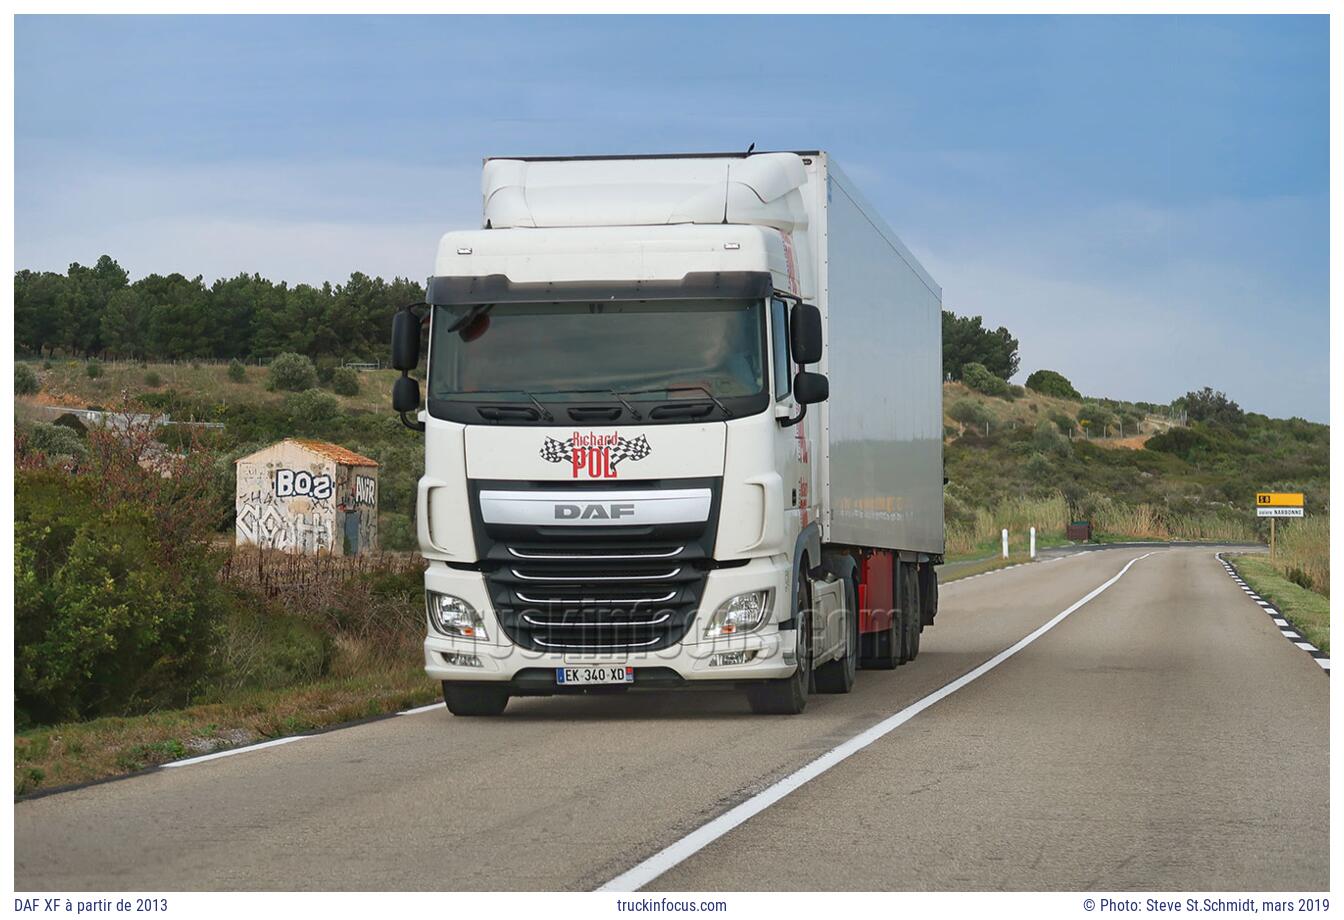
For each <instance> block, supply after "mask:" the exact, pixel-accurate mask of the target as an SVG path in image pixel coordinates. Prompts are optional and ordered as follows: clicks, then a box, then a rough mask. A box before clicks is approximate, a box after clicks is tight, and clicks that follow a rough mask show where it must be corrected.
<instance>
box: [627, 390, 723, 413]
mask: <svg viewBox="0 0 1344 920" xmlns="http://www.w3.org/2000/svg"><path fill="white" fill-rule="evenodd" d="M679 390H699V391H700V392H701V393H704V394H705V395H706V396H708V397H709V399H710V401H711V402H712V403H714V405H716V406H718V407H719V411H720V412H722V413H723V417H724V418H732V417H733V413H732V411H731V410H730V409H729V408H728V407H727V406H725V405H724V404H723V403H722V402H720V401H719V397H717V396H715V395H714V394H713V393H711V392H710V391H709V388H708V387H703V386H701V385H700V384H698V383H693V384H690V385H689V386H681V387H653V388H652V389H649V390H626V392H627V393H628V394H630V395H631V396H635V395H638V394H641V393H676V392H678V391H679Z"/></svg>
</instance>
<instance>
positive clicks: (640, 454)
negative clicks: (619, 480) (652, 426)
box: [611, 435, 649, 470]
mask: <svg viewBox="0 0 1344 920" xmlns="http://www.w3.org/2000/svg"><path fill="white" fill-rule="evenodd" d="M648 455H649V439H648V438H647V437H646V436H645V435H640V436H639V437H637V438H635V439H634V440H633V441H627V440H626V439H625V438H618V439H617V440H616V446H615V447H613V448H612V449H611V468H612V469H613V470H614V469H616V464H618V463H620V462H621V461H622V460H643V459H644V458H645V457H647V456H648Z"/></svg>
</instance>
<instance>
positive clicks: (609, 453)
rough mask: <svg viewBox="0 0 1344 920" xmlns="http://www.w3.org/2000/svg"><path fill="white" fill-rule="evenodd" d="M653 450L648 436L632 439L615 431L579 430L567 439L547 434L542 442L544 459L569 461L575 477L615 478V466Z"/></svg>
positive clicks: (639, 457)
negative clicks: (607, 432)
mask: <svg viewBox="0 0 1344 920" xmlns="http://www.w3.org/2000/svg"><path fill="white" fill-rule="evenodd" d="M651 452H652V448H650V447H649V439H648V437H647V436H645V435H640V436H639V437H637V438H635V439H634V440H633V441H632V440H629V439H627V438H623V437H621V436H620V435H619V434H617V433H616V432H612V433H611V434H598V433H597V432H589V433H588V434H584V433H583V432H581V431H576V432H574V433H573V434H572V435H570V436H569V439H568V440H565V441H558V440H556V439H555V438H547V439H546V442H545V443H544V444H542V445H541V459H543V460H546V461H549V462H550V463H568V464H569V465H570V471H571V475H572V476H573V478H575V479H615V478H616V477H617V472H616V470H617V468H618V467H619V466H620V465H621V464H622V463H624V462H625V461H627V460H628V461H630V462H631V463H634V462H636V461H638V460H643V459H644V458H645V457H647V456H648V455H649V454H650V453H651Z"/></svg>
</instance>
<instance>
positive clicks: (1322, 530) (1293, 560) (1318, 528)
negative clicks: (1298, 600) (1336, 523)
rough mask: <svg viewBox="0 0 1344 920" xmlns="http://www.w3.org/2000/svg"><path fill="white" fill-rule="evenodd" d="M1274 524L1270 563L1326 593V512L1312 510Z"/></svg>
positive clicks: (1297, 581) (1294, 579) (1287, 575)
mask: <svg viewBox="0 0 1344 920" xmlns="http://www.w3.org/2000/svg"><path fill="white" fill-rule="evenodd" d="M1277 527H1278V533H1277V536H1276V538H1275V541H1274V558H1273V559H1271V560H1269V563H1270V565H1272V566H1273V567H1274V568H1275V569H1276V570H1277V571H1278V572H1279V573H1280V574H1282V575H1283V577H1284V578H1286V579H1288V580H1289V581H1291V582H1293V583H1294V584H1297V585H1301V586H1302V587H1303V588H1306V589H1307V590H1308V591H1315V592H1316V593H1317V594H1323V595H1325V596H1326V597H1329V596H1330V518H1329V516H1328V515H1325V514H1315V515H1312V516H1311V517H1307V518H1302V519H1301V520H1292V521H1289V520H1284V521H1279V522H1278V525H1277Z"/></svg>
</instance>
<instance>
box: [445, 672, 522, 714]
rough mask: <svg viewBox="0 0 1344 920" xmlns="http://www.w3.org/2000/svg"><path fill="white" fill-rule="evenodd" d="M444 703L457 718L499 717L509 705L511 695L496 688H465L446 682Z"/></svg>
mask: <svg viewBox="0 0 1344 920" xmlns="http://www.w3.org/2000/svg"><path fill="white" fill-rule="evenodd" d="M443 702H444V703H445V704H447V706H448V711H449V712H451V713H452V714H453V715H455V716H497V715H499V714H501V713H502V712H504V707H505V706H507V705H509V694H508V691H507V690H497V689H495V688H494V687H464V686H462V685H461V684H455V683H453V682H452V681H447V680H445V681H444V682H443Z"/></svg>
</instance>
